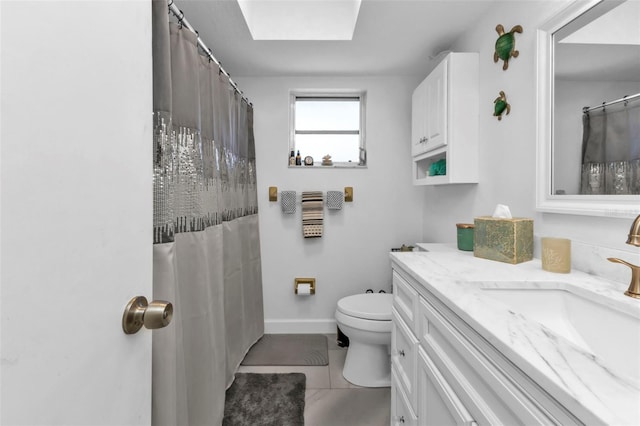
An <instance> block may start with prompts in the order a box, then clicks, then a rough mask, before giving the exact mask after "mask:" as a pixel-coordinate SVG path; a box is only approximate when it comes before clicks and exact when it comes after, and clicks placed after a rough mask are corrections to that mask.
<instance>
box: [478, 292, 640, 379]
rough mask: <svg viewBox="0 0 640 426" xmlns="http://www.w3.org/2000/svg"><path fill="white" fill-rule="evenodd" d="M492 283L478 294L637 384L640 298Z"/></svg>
mask: <svg viewBox="0 0 640 426" xmlns="http://www.w3.org/2000/svg"><path fill="white" fill-rule="evenodd" d="M526 284H528V285H526V286H523V285H522V283H518V282H515V283H491V284H490V285H483V286H482V294H483V295H484V296H488V297H490V298H492V299H494V300H496V301H498V302H500V303H502V304H504V305H505V306H506V307H507V308H508V309H509V310H511V311H512V312H514V313H518V314H521V315H523V316H525V317H527V318H528V319H530V320H533V321H537V322H538V323H540V324H542V325H544V326H545V327H547V328H548V329H549V330H551V331H552V332H554V333H555V334H557V335H560V336H562V337H564V338H565V339H567V340H569V341H570V342H572V343H573V344H575V345H577V346H579V347H581V348H583V349H584V350H586V351H588V352H590V353H592V354H593V355H595V356H596V357H597V358H599V359H601V360H602V361H603V364H604V365H606V367H607V368H608V369H609V370H611V371H612V372H614V373H615V374H617V375H619V376H621V377H624V378H632V379H633V380H634V381H640V300H637V299H636V300H634V299H629V300H625V299H624V297H626V296H622V297H620V298H611V297H607V296H605V295H600V294H597V293H594V292H591V291H588V290H584V289H583V288H581V287H578V286H576V285H573V284H566V283H556V282H549V283H526Z"/></svg>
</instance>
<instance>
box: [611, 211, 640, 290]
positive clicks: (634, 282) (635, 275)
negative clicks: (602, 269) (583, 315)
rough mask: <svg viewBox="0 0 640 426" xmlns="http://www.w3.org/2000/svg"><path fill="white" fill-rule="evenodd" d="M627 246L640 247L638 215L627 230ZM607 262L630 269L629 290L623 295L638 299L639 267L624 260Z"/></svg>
mask: <svg viewBox="0 0 640 426" xmlns="http://www.w3.org/2000/svg"><path fill="white" fill-rule="evenodd" d="M627 244H631V245H632V246H636V247H640V215H638V217H636V219H635V220H634V221H633V223H632V224H631V229H630V230H629V238H627ZM607 260H608V261H609V262H614V263H622V264H623V265H626V266H628V267H629V268H631V284H629V288H628V289H627V291H625V292H624V294H625V295H626V296H629V297H635V298H636V299H640V266H637V265H633V264H631V263H629V262H625V261H624V260H622V259H618V258H615V257H609V258H607Z"/></svg>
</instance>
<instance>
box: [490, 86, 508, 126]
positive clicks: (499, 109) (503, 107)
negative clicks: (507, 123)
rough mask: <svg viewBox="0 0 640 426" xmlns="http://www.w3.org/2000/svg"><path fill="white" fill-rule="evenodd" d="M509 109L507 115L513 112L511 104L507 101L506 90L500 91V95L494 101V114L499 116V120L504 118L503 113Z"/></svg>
mask: <svg viewBox="0 0 640 426" xmlns="http://www.w3.org/2000/svg"><path fill="white" fill-rule="evenodd" d="M505 111H507V114H506V115H509V113H510V112H511V105H509V103H508V102H507V95H505V94H504V92H503V91H502V90H501V91H500V96H498V97H497V98H496V100H495V101H493V115H494V116H495V117H498V120H502V113H503V112H505Z"/></svg>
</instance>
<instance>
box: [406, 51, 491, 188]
mask: <svg viewBox="0 0 640 426" xmlns="http://www.w3.org/2000/svg"><path fill="white" fill-rule="evenodd" d="M478 102H479V97H478V54H477V53H450V54H448V55H447V56H446V57H445V58H444V59H443V60H442V62H440V63H439V64H438V65H437V66H436V67H435V69H434V70H433V71H432V72H431V73H430V74H429V75H428V76H427V78H425V79H424V81H423V82H422V83H420V85H419V86H418V87H417V88H416V89H415V91H414V92H413V97H412V108H413V109H412V124H411V125H412V127H411V154H412V156H413V161H412V163H413V183H414V184H415V185H440V184H450V183H477V182H478Z"/></svg>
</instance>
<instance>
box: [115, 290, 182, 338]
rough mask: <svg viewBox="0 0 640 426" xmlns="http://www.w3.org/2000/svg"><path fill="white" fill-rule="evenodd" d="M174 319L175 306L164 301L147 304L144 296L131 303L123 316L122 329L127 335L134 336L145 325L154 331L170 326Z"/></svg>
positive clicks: (132, 300) (137, 297) (135, 298)
mask: <svg viewBox="0 0 640 426" xmlns="http://www.w3.org/2000/svg"><path fill="white" fill-rule="evenodd" d="M172 317H173V305H172V304H171V303H169V302H165V301H164V300H154V301H152V302H151V303H148V302H147V298H146V297H144V296H136V297H134V298H133V299H131V300H130V301H129V303H128V304H127V307H126V308H125V309H124V313H123V314H122V329H123V330H124V332H125V334H134V333H137V332H138V330H140V329H141V328H142V326H143V325H144V326H145V327H146V328H148V329H150V330H153V329H156V328H162V327H166V326H167V325H169V323H170V322H171V318H172Z"/></svg>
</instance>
